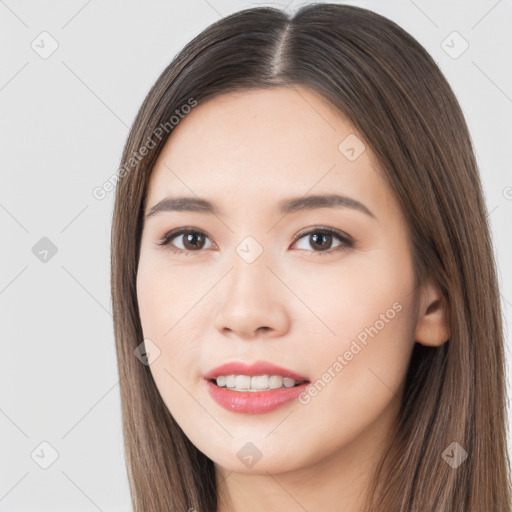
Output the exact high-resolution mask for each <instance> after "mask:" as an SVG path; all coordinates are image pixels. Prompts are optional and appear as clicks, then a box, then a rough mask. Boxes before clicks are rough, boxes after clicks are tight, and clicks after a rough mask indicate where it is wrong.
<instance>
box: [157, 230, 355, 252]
mask: <svg viewBox="0 0 512 512" xmlns="http://www.w3.org/2000/svg"><path fill="white" fill-rule="evenodd" d="M197 233H199V234H201V235H206V233H205V232H204V231H201V230H200V229H194V228H179V229H175V230H173V231H170V232H169V233H166V234H165V235H164V237H163V238H161V239H160V241H159V242H157V245H159V246H166V245H168V244H169V243H170V242H171V241H172V240H173V239H174V238H176V237H178V236H180V235H185V234H197ZM314 233H316V234H318V233H320V234H324V235H325V234H327V235H332V236H333V237H335V238H337V239H338V240H339V241H340V242H341V244H340V245H338V246H337V247H335V248H334V249H327V250H325V251H314V250H311V251H308V252H311V253H313V254H314V255H315V256H324V255H326V254H331V255H332V254H334V253H342V252H343V251H346V250H347V249H350V248H352V247H354V245H355V241H354V240H353V239H352V237H350V236H348V235H347V234H345V233H343V232H342V231H338V230H337V229H334V228H328V227H315V228H313V229H311V230H309V231H306V232H302V233H299V234H297V235H296V236H295V237H294V238H293V240H292V243H295V242H297V241H298V240H300V239H301V238H304V237H306V236H308V235H312V234H314ZM206 236H207V237H208V235H206ZM208 238H209V237H208ZM301 250H305V249H301ZM173 251H175V252H179V253H181V254H185V255H186V256H188V255H189V254H194V253H199V252H202V251H201V250H197V251H190V250H187V249H180V248H173Z"/></svg>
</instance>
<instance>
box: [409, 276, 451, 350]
mask: <svg viewBox="0 0 512 512" xmlns="http://www.w3.org/2000/svg"><path fill="white" fill-rule="evenodd" d="M450 336H451V327H450V305H449V303H448V300H447V299H446V297H444V296H443V295H442V294H441V292H440V291H439V290H438V289H437V288H436V287H434V286H433V285H432V284H431V283H426V284H425V285H424V287H423V289H422V293H421V298H420V306H419V311H418V322H417V325H416V333H415V341H417V342H418V343H420V344H421V345H426V346H430V347H437V346H440V345H442V344H443V343H445V342H446V341H448V340H449V338H450Z"/></svg>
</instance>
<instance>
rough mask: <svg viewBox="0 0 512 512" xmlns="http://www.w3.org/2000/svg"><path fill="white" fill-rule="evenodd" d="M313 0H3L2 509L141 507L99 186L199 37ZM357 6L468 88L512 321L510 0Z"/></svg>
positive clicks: (405, 0)
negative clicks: (412, 41) (258, 11)
mask: <svg viewBox="0 0 512 512" xmlns="http://www.w3.org/2000/svg"><path fill="white" fill-rule="evenodd" d="M302 3H303V2H299V1H292V2H289V1H282V2H245V1H238V2H235V1H228V0H208V1H207V0H189V1H187V2H180V3H178V2H163V1H154V0H153V1H145V2H142V1H138V2H135V1H129V2H128V1H123V2H121V1H109V2H107V1H100V0H92V1H91V0H89V1H83V0H81V1H68V2H39V1H38V2H36V1H31V2H29V1H26V2H15V1H14V0H5V1H3V0H0V42H1V44H0V109H1V110H0V112H1V114H0V169H1V170H0V230H1V233H2V245H3V250H2V251H0V258H1V259H0V315H1V326H2V331H3V332H2V357H1V358H0V511H4V512H5V511H9V512H21V511H38V512H43V511H52V512H59V511H70V510H73V511H84V512H85V511H96V510H100V511H105V512H107V511H128V510H130V501H129V492H128V485H127V477H126V472H125V463H124V457H123V448H122V437H121V419H120V400H119V385H118V378H117V368H116V362H115V352H114V340H113V328H112V314H111V304H110V282H109V279H110V277H109V256H110V222H111V214H112V206H113V196H114V194H113V193H112V192H111V193H109V194H107V197H106V198H105V199H103V200H97V199H95V198H94V197H93V195H92V190H93V189H94V188H95V187H97V186H100V185H102V184H103V183H104V182H105V180H107V179H108V178H109V177H110V176H111V175H112V174H113V173H115V172H117V169H118V168H119V162H120V155H121V150H122V146H123V143H124V141H125V138H126V136H127V133H128V127H129V125H130V124H131V122H132V120H133V118H134V116H135V114H136V111H137V109H138V108H139V105H140V104H141V102H142V100H143V98H144V96H145V95H146V93H147V91H148V89H149V88H150V86H151V85H152V84H153V83H154V81H155V80H156V79H157V77H158V76H159V74H160V73H161V71H162V70H163V69H164V67H165V66H166V65H167V64H168V63H169V62H170V60H171V59H172V57H173V56H174V55H175V54H176V53H177V52H178V51H179V50H180V49H181V48H182V46H183V45H184V44H185V43H186V42H188V41H189V40H190V39H191V38H192V37H194V36H195V35H197V34H198V33H199V32H200V31H201V30H203V29H204V28H205V27H206V26H207V25H209V24H210V23H212V22H214V21H216V20H217V19H219V18H220V17H222V16H225V15H227V14H229V13H231V12H234V11H237V10H240V9H242V8H246V7H251V6H256V5H273V6H282V7H284V6H286V5H288V10H291V11H295V10H296V9H297V8H298V6H299V5H301V4H302ZM306 3H307V2H306ZM350 3H352V4H354V5H359V6H362V7H367V8H370V9H372V10H374V11H376V12H378V13H381V14H383V15H385V16H387V17H389V18H391V19H393V20H394V21H396V22H397V23H398V24H399V25H401V26H402V27H403V28H404V29H406V30H407V31H409V32H410V33H411V34H412V35H413V36H414V37H416V38H417V39H418V41H419V42H420V43H421V44H423V45H424V46H425V48H426V49H427V50H428V51H429V52H430V54H431V55H432V56H433V58H434V59H435V60H436V62H437V63H438V64H439V66H440V67H441V69H442V71H443V72H444V73H445V76H446V77H447V79H448V81H449V82H450V84H451V86H452V87H453V89H454V91H455V94H456V95H457V97H458V99H459V101H460V103H461V106H462V108H463V110H464V113H465V115H466V118H467V122H468V124H469V127H470V131H471V134H472V137H473V141H474V144H475V149H476V154H477V158H478V162H479V165H480V169H481V174H482V180H483V185H484V190H485V196H486V201H487V205H488V210H489V216H490V221H491V225H492V231H493V237H494V244H495V252H496V259H497V263H498V267H499V274H500V281H501V285H502V307H503V311H504V312H505V321H506V323H507V324H510V318H511V312H512V286H511V284H512V279H511V271H512V270H511V267H510V264H508V265H507V263H508V262H510V261H511V255H512V242H511V238H510V221H511V220H512V173H511V163H510V161H511V155H510V146H511V142H512V128H511V122H510V119H511V114H512V71H511V64H510V63H511V62H512V61H511V53H512V52H511V49H512V31H511V27H512V2H511V1H510V0H501V1H496V0H482V1H472V2H468V1H462V0H461V1H457V2H455V1H450V2H444V1H437V2H428V1H426V0H415V1H412V0H395V1H387V2H385V3H384V2H382V1H381V2H379V1H370V0H368V1H356V2H350ZM44 31H46V32H48V33H49V34H50V35H43V36H40V34H41V32H44ZM454 31H456V32H458V33H459V34H460V36H461V38H460V37H458V36H457V35H453V34H452V33H453V32H454ZM464 40H465V41H467V43H468V44H469V47H468V48H467V50H466V51H464V52H463V53H461V54H460V55H458V54H459V53H460V52H461V51H462V50H463V49H464V45H465V43H464ZM53 41H56V43H55V42H53ZM443 41H444V43H443ZM52 44H58V48H57V49H56V50H55V51H54V53H52V54H51V55H49V56H47V55H44V53H43V52H49V51H50V50H51V49H52V46H51V45H52ZM42 53H43V55H42ZM43 57H46V58H43ZM44 237H46V238H47V239H48V240H46V239H44V240H42V241H41V239H42V238H44ZM52 248H53V251H55V249H56V250H57V252H56V253H55V254H53V252H52ZM45 250H46V251H48V252H47V253H45V252H44V251H45ZM41 258H42V259H43V261H42V260H41ZM44 259H46V261H44ZM509 345H510V341H509V338H508V337H507V363H508V367H509V368H510V355H509ZM510 382H511V381H510V378H509V389H510ZM42 442H46V443H49V445H51V447H50V446H48V445H41V443H42ZM52 450H55V451H56V455H58V456H57V458H56V459H55V460H53V459H54V458H55V454H54V453H53V451H52ZM50 463H51V465H49V467H48V468H47V469H43V468H42V467H41V465H48V464H50Z"/></svg>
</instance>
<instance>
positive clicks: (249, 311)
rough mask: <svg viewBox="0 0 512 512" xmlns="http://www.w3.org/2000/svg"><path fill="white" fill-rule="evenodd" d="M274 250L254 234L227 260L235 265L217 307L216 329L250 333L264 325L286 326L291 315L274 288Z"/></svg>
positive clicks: (268, 327) (273, 328)
mask: <svg viewBox="0 0 512 512" xmlns="http://www.w3.org/2000/svg"><path fill="white" fill-rule="evenodd" d="M271 253H272V251H271V250H265V249H264V247H263V244H262V243H260V242H259V241H258V240H256V238H255V237H253V236H251V235H248V236H246V237H245V238H244V239H242V241H241V242H240V243H239V244H238V245H237V246H236V247H235V251H234V253H233V254H232V255H231V256H230V257H229V261H228V264H229V265H230V267H232V269H231V272H229V275H228V276H227V278H228V282H229V285H228V286H227V288H226V289H225V292H224V294H223V298H222V302H221V304H220V306H219V308H218V310H217V316H216V320H215V324H216V327H217V329H219V330H221V331H222V330H226V329H227V330H231V331H236V332H237V333H238V335H239V336H241V337H250V336H252V335H254V334H255V333H256V331H257V330H258V329H262V328H265V331H269V330H270V331H272V332H274V331H276V332H281V331H282V330H283V329H286V327H287V324H288V320H287V319H288V315H287V312H286V309H285V307H284V304H283V301H282V300H281V298H282V295H281V294H280V293H278V290H277V289H276V288H275V287H276V286H278V284H279V283H278V280H277V279H276V277H275V276H274V275H273V273H272V272H271V271H270V269H269V268H268V267H272V265H273V264H272V262H271V261H270V260H271Z"/></svg>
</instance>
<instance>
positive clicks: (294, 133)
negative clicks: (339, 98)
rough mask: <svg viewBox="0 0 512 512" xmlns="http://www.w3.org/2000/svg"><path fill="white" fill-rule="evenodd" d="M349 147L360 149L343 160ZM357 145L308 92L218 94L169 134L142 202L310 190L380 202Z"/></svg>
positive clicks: (373, 173)
mask: <svg viewBox="0 0 512 512" xmlns="http://www.w3.org/2000/svg"><path fill="white" fill-rule="evenodd" d="M347 141H348V142H347ZM347 144H348V145H349V146H350V145H351V146H354V147H355V148H356V150H357V151H358V152H359V151H361V153H360V155H359V156H357V158H356V159H353V158H347V154H346V153H344V151H346V149H347ZM363 144H364V143H363V141H362V138H361V137H358V136H357V135H356V134H355V130H354V128H353V126H352V125H351V123H350V122H349V121H348V120H347V119H346V118H345V117H344V116H343V115H342V114H341V113H339V112H338V111H337V110H336V109H334V107H332V106H331V105H330V104H329V103H328V102H327V101H326V100H324V99H323V98H322V97H321V96H319V95H318V94H316V93H315V92H313V91H312V90H310V89H308V88H305V87H294V88H288V87H279V88H274V89H254V90H249V91H237V92H232V93H227V94H223V95H221V96H217V97H215V98H212V99H209V100H207V101H205V102H203V103H201V102H200V103H199V104H198V105H197V106H196V107H194V108H193V109H192V110H191V112H190V113H189V114H187V115H186V116H185V117H184V118H183V119H182V120H181V121H180V122H179V124H178V125H177V126H176V127H175V128H174V129H173V131H172V133H171V136H170V137H169V139H168V140H167V142H166V144H165V146H164V148H163V149H162V151H161V153H160V155H159V157H158V159H157V162H156V163H155V166H154V168H153V171H152V174H151V177H150V181H149V185H148V191H147V195H148V197H147V204H148V205H153V204H154V203H155V202H157V201H159V200H161V199H162V198H164V197H166V196H169V195H183V194H186V195H193V194H195V195H198V196H200V197H215V198H218V199H219V201H222V198H223V197H229V198H230V201H233V199H234V196H235V195H236V197H237V198H238V200H239V201H240V206H243V205H247V204H248V203H250V204H251V207H254V206H258V205H260V206H262V201H264V200H265V199H268V200H270V199H272V198H275V199H276V200H277V198H282V197H284V196H294V195H304V194H307V193H308V191H311V193H326V192H338V193H346V194H349V193H350V194H352V195H355V196H359V197H363V196H364V197H366V198H368V197H369V196H371V195H372V193H373V194H379V195H380V196H382V194H383V185H384V186H386V185H385V183H384V180H383V179H382V176H381V173H380V172H378V170H377V169H376V167H377V165H378V164H377V162H376V161H375V159H374V157H373V155H372V154H371V152H370V149H369V148H368V147H367V146H365V145H363ZM349 149H350V148H349ZM349 156H350V154H349ZM235 192H236V194H235ZM374 199H375V198H374Z"/></svg>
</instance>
